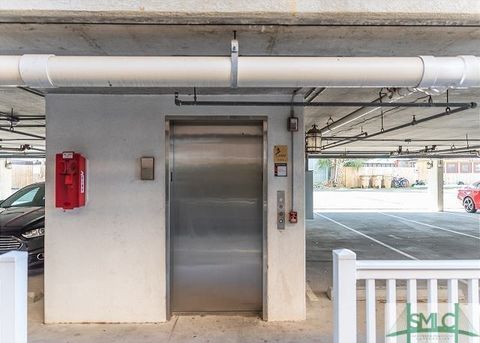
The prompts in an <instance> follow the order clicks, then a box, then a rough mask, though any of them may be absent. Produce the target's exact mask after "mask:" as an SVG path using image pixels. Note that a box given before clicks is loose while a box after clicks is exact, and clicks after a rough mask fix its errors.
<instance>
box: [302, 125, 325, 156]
mask: <svg viewBox="0 0 480 343" xmlns="http://www.w3.org/2000/svg"><path fill="white" fill-rule="evenodd" d="M321 150H322V133H321V131H320V130H319V129H318V126H317V125H315V124H313V125H312V128H311V129H310V130H308V131H307V132H306V133H305V152H306V153H307V154H318V153H320V151H321Z"/></svg>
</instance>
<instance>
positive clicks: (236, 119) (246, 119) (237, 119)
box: [165, 116, 268, 320]
mask: <svg viewBox="0 0 480 343" xmlns="http://www.w3.org/2000/svg"><path fill="white" fill-rule="evenodd" d="M172 122H192V123H193V122H207V123H208V122H212V124H213V123H214V122H220V123H228V124H231V123H232V124H237V125H241V124H242V123H250V124H251V123H258V124H259V125H261V126H262V127H263V142H262V143H263V147H262V155H263V156H262V161H263V163H262V165H263V173H262V175H263V180H262V193H263V196H262V197H263V199H262V200H263V211H262V215H263V218H262V223H263V225H262V232H263V235H262V237H263V243H262V318H263V319H264V320H267V319H268V318H267V313H268V311H267V282H268V280H267V263H268V261H267V258H268V253H267V227H268V226H267V213H268V201H267V194H268V179H267V178H268V171H267V168H268V160H267V157H268V150H267V149H268V137H267V133H268V123H267V117H265V116H167V117H166V119H165V228H166V230H165V233H166V237H165V243H166V249H165V253H166V254H165V261H166V265H165V269H166V314H167V320H170V318H171V316H172V311H171V306H170V301H171V285H172V279H171V272H172V268H173V266H172V261H171V253H172V252H171V248H170V242H171V241H170V240H171V227H170V195H171V189H170V184H171V172H172V169H171V167H172V166H173V160H172V157H173V154H172V151H173V149H172V143H173V142H172V139H171V135H170V130H171V123H172Z"/></svg>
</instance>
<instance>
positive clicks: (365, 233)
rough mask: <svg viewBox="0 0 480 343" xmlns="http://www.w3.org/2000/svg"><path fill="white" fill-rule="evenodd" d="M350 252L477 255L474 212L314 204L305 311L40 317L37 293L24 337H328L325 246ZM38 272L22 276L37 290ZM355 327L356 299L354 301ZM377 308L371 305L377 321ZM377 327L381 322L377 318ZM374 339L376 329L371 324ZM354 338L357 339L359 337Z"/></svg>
mask: <svg viewBox="0 0 480 343" xmlns="http://www.w3.org/2000/svg"><path fill="white" fill-rule="evenodd" d="M338 248H348V249H352V250H354V251H355V252H356V253H357V258H358V259H414V258H418V259H480V215H479V214H467V213H462V212H444V213H407V212H377V213H374V212H317V213H316V216H315V219H314V220H311V221H308V224H307V281H308V283H307V285H308V287H307V292H306V297H307V307H308V312H307V317H308V319H307V320H306V321H304V322H288V323H270V322H264V321H262V320H260V319H259V318H258V317H255V316H252V317H235V316H231V317H228V316H182V317H174V318H173V319H172V320H171V321H170V322H168V323H162V324H145V325H129V324H115V325H113V324H106V325H100V324H88V325H87V324H84V325H44V324H42V318H43V314H42V313H43V301H42V300H39V301H37V302H30V303H29V305H30V307H29V320H30V321H29V342H30V343H40V342H42V343H47V342H48V343H60V342H61V343H65V342H69V343H84V342H85V343H86V342H102V343H109V342H142V343H143V342H145V343H146V342H172V343H173V342H178V343H180V342H222V343H224V342H225V343H229V342H238V343H240V342H248V343H253V342H260V343H267V342H325V343H326V342H331V341H332V336H331V332H332V321H331V317H332V303H331V301H330V300H329V298H328V297H327V290H328V288H329V287H330V286H331V284H332V282H331V271H332V266H331V260H332V258H331V251H332V250H333V249H338ZM42 279H43V275H41V274H40V275H35V276H32V277H31V278H30V289H31V290H35V291H41V287H42ZM358 306H359V312H358V313H359V316H360V321H359V323H360V325H359V330H360V332H362V331H363V327H362V324H361V323H362V321H363V320H362V317H363V310H362V309H363V306H364V303H362V302H359V303H358ZM382 312H383V308H382V306H379V311H378V318H379V320H380V321H381V318H382V316H383V315H382ZM379 330H381V325H379ZM378 337H380V338H379V340H378V342H381V337H382V336H381V333H380V331H379V336H378ZM359 342H362V340H361V339H360V340H359Z"/></svg>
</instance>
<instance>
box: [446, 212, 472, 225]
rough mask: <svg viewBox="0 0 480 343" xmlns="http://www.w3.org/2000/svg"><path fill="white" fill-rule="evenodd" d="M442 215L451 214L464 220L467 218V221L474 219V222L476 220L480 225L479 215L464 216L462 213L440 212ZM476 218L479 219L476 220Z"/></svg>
mask: <svg viewBox="0 0 480 343" xmlns="http://www.w3.org/2000/svg"><path fill="white" fill-rule="evenodd" d="M440 213H444V214H450V215H452V216H455V217H462V218H465V219H473V220H475V221H476V222H477V223H480V217H477V216H478V214H473V216H469V215H463V214H460V213H454V212H449V211H444V212H440ZM475 217H477V218H475Z"/></svg>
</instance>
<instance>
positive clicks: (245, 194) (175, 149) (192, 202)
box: [170, 121, 263, 312]
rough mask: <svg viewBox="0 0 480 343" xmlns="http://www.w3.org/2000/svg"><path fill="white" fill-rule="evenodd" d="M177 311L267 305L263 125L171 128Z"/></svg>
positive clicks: (250, 308)
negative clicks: (264, 287) (264, 288)
mask: <svg viewBox="0 0 480 343" xmlns="http://www.w3.org/2000/svg"><path fill="white" fill-rule="evenodd" d="M170 137H171V144H170V154H171V156H170V161H171V162H170V163H171V167H170V170H171V181H170V182H171V184H170V190H171V198H170V250H171V256H170V258H171V266H170V268H171V271H170V273H171V274H170V278H171V285H170V306H171V311H172V312H231V311H233V312H238V311H260V310H261V309H262V280H263V278H262V249H263V248H262V245H263V206H262V203H263V190H262V189H263V180H262V179H263V127H262V124H261V123H258V122H256V123H251V124H250V123H245V122H244V123H242V124H239V123H238V124H235V122H233V123H232V124H227V123H223V122H222V123H218V122H214V121H213V122H198V123H196V122H189V123H186V122H181V121H179V122H174V123H172V125H171V130H170Z"/></svg>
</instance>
